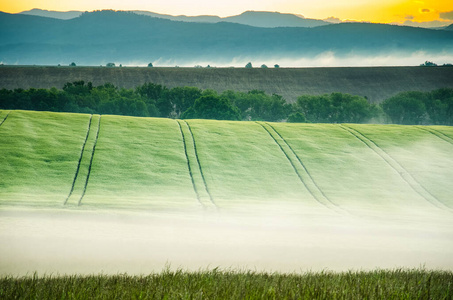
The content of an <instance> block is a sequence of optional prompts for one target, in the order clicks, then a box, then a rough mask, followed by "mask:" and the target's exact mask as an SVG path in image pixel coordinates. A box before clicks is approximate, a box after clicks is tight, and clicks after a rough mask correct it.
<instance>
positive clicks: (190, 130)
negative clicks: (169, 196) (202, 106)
mask: <svg viewBox="0 0 453 300" xmlns="http://www.w3.org/2000/svg"><path fill="white" fill-rule="evenodd" d="M183 122H184V123H186V125H187V128H188V129H189V132H190V136H191V137H192V141H193V148H194V150H195V157H196V158H197V163H198V168H199V169H200V174H201V178H202V179H203V183H204V186H205V189H206V192H207V193H208V195H209V200H211V203H212V204H213V205H214V206H216V207H217V205H216V203H215V201H214V199H213V198H212V195H211V192H210V191H209V188H208V184H207V183H206V179H205V177H204V173H203V168H202V167H201V164H200V158H199V157H198V151H197V144H196V142H195V137H194V135H193V132H192V128H191V127H190V125H189V123H187V121H186V120H183Z"/></svg>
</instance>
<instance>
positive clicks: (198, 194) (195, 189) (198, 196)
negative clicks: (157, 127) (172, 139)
mask: <svg viewBox="0 0 453 300" xmlns="http://www.w3.org/2000/svg"><path fill="white" fill-rule="evenodd" d="M176 123H178V126H179V131H180V132H181V136H182V143H183V145H184V154H185V155H186V161H187V167H188V168H189V175H190V180H191V181H192V186H193V190H194V191H195V194H196V195H197V200H198V203H200V204H201V205H202V206H203V207H204V205H203V203H202V202H201V198H200V193H198V189H197V186H196V185H195V180H194V178H193V173H192V168H191V167H190V160H189V155H188V154H187V146H186V138H185V136H184V132H183V131H182V127H181V123H180V121H179V120H176Z"/></svg>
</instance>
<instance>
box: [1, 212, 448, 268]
mask: <svg viewBox="0 0 453 300" xmlns="http://www.w3.org/2000/svg"><path fill="white" fill-rule="evenodd" d="M446 216H447V215H446ZM452 225H453V222H452V219H451V217H449V216H447V217H445V216H444V217H441V218H439V216H426V215H418V216H412V217H407V216H395V215H393V216H392V217H388V218H385V217H384V218H382V217H367V218H361V217H351V216H349V217H347V216H340V215H337V214H303V213H300V214H299V213H297V214H296V213H294V210H293V208H291V209H288V210H286V209H284V208H280V210H278V211H276V210H274V209H265V210H262V211H260V212H256V211H255V212H254V211H252V210H248V209H247V210H243V211H241V212H232V211H220V212H219V211H211V212H197V213H193V212H192V213H180V214H177V213H165V212H161V213H149V214H143V213H139V212H135V213H133V212H131V213H124V212H121V213H120V212H117V213H115V212H98V213H95V212H83V211H68V210H53V211H33V212H31V211H18V210H12V211H8V210H3V211H1V212H0V239H1V240H2V243H1V244H0V256H1V257H2V259H1V260H0V274H2V275H5V274H13V275H26V274H28V275H30V274H32V273H33V272H34V271H37V272H38V274H40V275H43V274H53V275H57V274H60V275H61V274H74V273H79V274H93V273H94V274H98V273H103V274H117V273H124V272H126V273H128V274H149V273H151V272H160V271H161V270H162V269H164V268H165V267H166V266H170V267H171V269H178V268H181V269H184V270H193V271H196V270H200V269H201V270H204V269H212V268H215V267H220V268H221V269H233V270H248V269H250V270H256V271H269V272H270V271H278V272H305V271H309V270H312V271H321V270H334V271H347V270H351V269H354V270H370V269H375V268H391V269H393V268H399V267H407V268H418V267H425V268H427V269H449V270H452V269H453V260H452V257H453V230H452V228H453V226H452Z"/></svg>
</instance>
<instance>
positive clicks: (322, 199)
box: [256, 122, 345, 213]
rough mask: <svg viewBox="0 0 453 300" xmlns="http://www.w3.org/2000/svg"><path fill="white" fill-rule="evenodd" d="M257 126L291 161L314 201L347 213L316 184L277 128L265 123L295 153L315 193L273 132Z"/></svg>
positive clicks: (338, 211)
mask: <svg viewBox="0 0 453 300" xmlns="http://www.w3.org/2000/svg"><path fill="white" fill-rule="evenodd" d="M256 123H257V124H259V125H260V126H261V127H263V129H264V130H265V131H266V132H267V133H268V134H269V136H270V137H271V138H272V139H273V140H274V142H275V143H276V144H277V145H278V146H279V147H280V150H281V151H282V152H283V154H284V155H285V157H286V159H287V160H288V161H289V163H290V164H291V166H292V167H293V169H294V171H295V172H296V174H297V177H299V180H300V181H301V182H302V184H303V185H304V186H305V188H306V189H307V191H308V192H309V193H310V194H311V196H312V197H313V199H315V200H316V201H317V202H318V203H319V204H321V205H323V206H324V207H326V208H328V209H331V210H334V211H335V212H337V213H340V212H345V211H344V210H343V209H341V208H340V207H339V206H338V205H336V204H335V203H333V202H332V201H331V200H330V199H329V198H328V197H327V196H326V195H325V194H324V192H323V191H322V190H321V189H320V188H319V186H318V185H317V184H316V182H315V180H314V179H313V177H312V176H311V174H310V173H309V172H308V170H307V168H306V167H305V165H304V164H303V162H302V160H301V159H300V158H299V156H298V155H297V154H296V152H294V150H293V148H292V147H291V146H290V145H289V144H288V143H287V142H286V140H285V139H284V138H283V137H282V136H281V135H280V133H279V132H278V131H277V130H275V128H274V127H273V126H272V125H270V124H269V123H267V122H265V124H266V125H267V126H269V127H270V128H271V129H272V130H273V131H274V132H275V134H277V135H278V136H279V137H280V138H281V139H282V141H283V142H284V143H285V145H286V146H287V147H288V148H289V149H290V150H291V152H292V153H293V155H294V156H295V157H296V158H297V160H298V162H299V164H300V165H301V167H302V168H303V170H304V171H305V173H306V174H307V176H308V178H309V179H310V181H311V183H312V184H313V186H314V187H315V188H314V189H315V191H313V188H310V187H309V185H308V184H307V183H306V182H305V180H304V179H303V178H302V175H301V174H300V173H299V171H298V170H297V168H296V166H295V164H294V162H293V161H292V160H291V158H290V157H289V155H288V153H286V151H285V150H284V149H283V147H282V145H280V143H279V142H278V141H277V139H275V137H274V136H273V135H272V134H271V132H270V131H269V130H268V129H267V128H266V127H265V126H264V125H263V124H262V123H260V122H256ZM316 192H318V193H320V194H321V197H319V196H317V195H316Z"/></svg>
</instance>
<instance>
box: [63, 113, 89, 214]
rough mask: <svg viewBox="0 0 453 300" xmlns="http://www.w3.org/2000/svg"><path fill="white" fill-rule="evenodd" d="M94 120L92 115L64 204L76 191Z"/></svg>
mask: <svg viewBox="0 0 453 300" xmlns="http://www.w3.org/2000/svg"><path fill="white" fill-rule="evenodd" d="M92 121H93V115H90V120H89V121H88V130H87V134H86V136H85V141H84V142H83V145H82V151H81V152H80V157H79V162H78V163H77V169H76V172H75V176H74V180H73V181H72V186H71V190H70V191H69V195H68V197H67V198H66V200H65V201H64V203H63V205H66V203H68V200H69V198H70V197H71V195H72V193H73V192H74V186H75V183H76V180H77V177H78V176H79V171H80V163H81V162H82V158H83V152H84V151H85V146H86V144H87V141H88V136H89V135H90V129H91V123H92Z"/></svg>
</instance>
